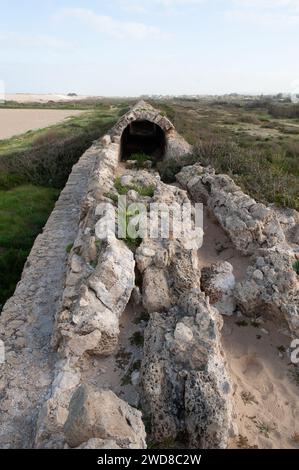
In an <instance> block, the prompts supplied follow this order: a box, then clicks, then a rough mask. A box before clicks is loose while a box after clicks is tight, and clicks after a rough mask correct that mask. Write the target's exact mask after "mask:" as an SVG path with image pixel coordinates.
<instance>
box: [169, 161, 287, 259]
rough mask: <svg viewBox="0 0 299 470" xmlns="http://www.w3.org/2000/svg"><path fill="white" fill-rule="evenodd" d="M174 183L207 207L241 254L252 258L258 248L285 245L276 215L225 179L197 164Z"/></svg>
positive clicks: (187, 169)
mask: <svg viewBox="0 0 299 470" xmlns="http://www.w3.org/2000/svg"><path fill="white" fill-rule="evenodd" d="M192 168H193V170H194V171H193V175H192ZM177 179H178V181H179V182H180V183H181V184H182V185H183V186H184V187H185V188H187V189H188V190H189V192H190V195H191V198H192V199H193V197H194V200H195V201H198V200H200V199H201V200H203V201H204V202H206V203H207V205H208V207H209V208H210V209H211V210H212V212H213V213H214V215H215V216H216V218H217V219H218V221H219V223H220V225H221V226H222V227H223V228H224V230H225V231H226V232H227V233H228V235H229V237H230V239H231V240H232V242H233V244H234V245H235V247H236V248H237V249H238V250H240V251H241V252H242V253H244V254H246V255H247V254H253V253H254V252H255V251H256V250H257V249H259V248H271V247H274V246H276V245H279V244H283V243H284V242H285V235H284V232H283V230H282V227H281V225H280V223H279V220H278V218H277V215H276V213H275V212H274V211H273V210H272V209H270V208H268V207H266V206H265V205H263V204H259V203H256V201H255V200H254V199H252V198H250V197H249V196H248V195H246V194H244V193H243V192H242V191H241V188H239V186H237V185H236V184H235V183H234V181H233V180H232V179H231V178H230V177H229V176H227V175H215V174H214V173H213V172H211V170H210V169H207V170H205V171H204V172H203V169H202V167H201V165H199V164H197V165H194V166H193V167H186V168H183V169H182V171H181V172H180V173H179V174H178V175H177Z"/></svg>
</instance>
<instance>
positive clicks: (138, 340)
mask: <svg viewBox="0 0 299 470" xmlns="http://www.w3.org/2000/svg"><path fill="white" fill-rule="evenodd" d="M130 343H131V345H132V346H138V347H139V348H141V347H143V344H144V336H143V335H142V334H141V333H140V331H135V333H134V334H133V335H132V336H131V338H130Z"/></svg>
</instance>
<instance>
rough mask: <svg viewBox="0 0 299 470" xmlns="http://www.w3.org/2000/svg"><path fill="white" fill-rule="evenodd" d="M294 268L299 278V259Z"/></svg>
mask: <svg viewBox="0 0 299 470" xmlns="http://www.w3.org/2000/svg"><path fill="white" fill-rule="evenodd" d="M293 268H294V271H295V272H296V274H298V276H299V259H297V260H296V261H295V263H294V265H293Z"/></svg>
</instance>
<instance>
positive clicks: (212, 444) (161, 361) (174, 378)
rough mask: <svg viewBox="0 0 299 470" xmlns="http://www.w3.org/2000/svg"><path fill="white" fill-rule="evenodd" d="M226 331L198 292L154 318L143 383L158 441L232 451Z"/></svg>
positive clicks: (147, 334) (147, 337)
mask: <svg viewBox="0 0 299 470" xmlns="http://www.w3.org/2000/svg"><path fill="white" fill-rule="evenodd" d="M221 327H222V320H221V317H220V316H219V314H218V312H217V311H216V310H215V309H213V308H212V307H210V306H209V303H208V302H207V300H206V298H205V296H204V294H203V293H201V292H200V291H199V290H198V289H194V290H192V291H191V292H189V293H186V294H185V295H184V296H182V297H181V299H180V301H179V302H178V305H177V307H175V308H173V309H171V310H170V311H169V312H168V313H162V314H161V313H160V314H158V313H153V314H151V317H150V321H149V324H148V326H147V328H146V331H145V347H144V358H143V361H142V369H141V381H142V386H143V391H144V397H145V401H146V405H147V411H148V413H149V415H150V417H151V423H152V437H153V439H154V440H156V441H158V442H163V441H165V440H166V439H171V440H173V441H177V440H178V439H180V436H181V435H183V436H185V439H186V442H185V443H184V444H185V445H186V446H187V447H189V446H190V447H192V448H224V447H226V445H227V439H228V430H229V428H230V424H231V395H230V394H231V387H230V383H229V378H228V376H227V373H226V370H225V364H224V359H223V353H222V351H221V346H220V329H221Z"/></svg>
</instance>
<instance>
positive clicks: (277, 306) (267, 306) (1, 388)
mask: <svg viewBox="0 0 299 470" xmlns="http://www.w3.org/2000/svg"><path fill="white" fill-rule="evenodd" d="M191 150H192V149H191V147H190V145H189V144H188V143H187V142H186V141H185V140H184V139H183V138H182V137H181V136H180V135H179V134H178V133H177V132H176V130H175V128H174V126H173V124H172V123H171V122H170V121H169V120H168V119H167V118H166V117H165V116H162V115H161V114H160V113H159V112H158V111H157V110H155V109H154V108H152V107H151V106H150V105H148V104H147V103H145V102H143V101H141V102H139V103H138V104H137V105H136V106H135V107H133V108H132V109H131V110H130V111H129V112H128V113H126V114H125V115H124V116H123V117H122V118H121V119H120V120H119V122H118V123H117V124H116V125H115V126H114V127H113V128H112V129H111V131H110V132H109V133H108V134H107V135H105V136H104V137H102V138H101V139H99V140H98V141H96V142H94V144H93V145H92V146H91V148H90V149H89V150H87V151H86V152H85V153H84V155H82V157H81V158H80V160H79V161H78V163H77V164H76V165H75V166H74V167H73V170H72V172H71V175H70V177H69V179H68V182H67V184H66V186H65V188H64V190H63V191H62V192H61V195H60V197H59V200H58V201H57V203H56V205H55V208H54V210H53V212H52V214H51V215H50V217H49V220H48V222H47V224H46V226H45V227H44V230H43V233H41V234H40V235H39V236H38V237H37V239H36V241H35V243H34V246H33V248H32V250H31V253H30V255H29V257H28V259H27V262H26V264H25V267H24V271H23V274H22V278H21V280H20V282H19V283H18V285H17V287H16V290H15V293H14V295H13V296H12V298H11V299H9V300H8V302H7V303H6V305H5V306H4V308H3V311H2V314H1V317H0V340H1V341H2V342H3V344H4V345H5V356H6V357H5V362H4V363H3V364H0V448H64V447H80V448H82V446H83V448H106V449H107V448H108V449H109V448H111V447H109V446H112V448H128V447H130V448H143V447H145V446H146V442H145V438H146V433H145V428H144V423H143V421H142V416H141V412H140V411H138V410H136V407H134V406H131V403H130V402H129V400H127V401H125V400H122V399H120V398H119V397H118V396H116V394H115V393H116V392H115V393H114V390H113V386H112V387H110V386H109V384H107V383H104V385H105V386H106V389H104V388H103V387H102V386H101V387H95V385H96V386H98V385H103V382H101V374H102V368H101V360H102V357H103V356H109V357H110V356H113V354H114V353H115V350H116V348H117V346H118V344H119V343H118V341H119V338H120V337H121V335H120V319H121V316H122V315H123V313H124V312H125V309H126V307H127V305H128V303H129V300H130V299H131V300H132V302H133V305H134V306H137V305H141V306H142V308H144V309H145V310H146V311H147V313H150V314H151V315H150V318H149V320H148V323H147V325H146V327H145V330H144V345H143V349H142V351H143V357H142V361H141V368H140V383H142V393H141V395H142V398H143V399H144V401H145V402H146V403H147V406H148V409H149V410H150V413H149V416H150V418H151V424H152V433H153V435H151V438H153V439H154V441H155V442H160V443H161V442H165V440H169V439H170V438H176V437H177V436H182V435H184V436H185V437H186V438H187V442H186V443H185V445H186V446H187V448H189V447H191V448H225V447H227V445H228V442H229V433H230V432H231V431H234V428H235V426H234V424H236V423H234V414H233V412H232V411H233V404H234V398H233V395H232V386H231V380H230V379H231V378H230V375H229V373H228V368H227V364H226V358H225V354H224V351H223V349H222V344H221V328H222V325H223V320H222V316H221V314H222V315H227V314H230V315H231V314H233V313H234V312H235V311H236V308H238V309H239V310H240V311H241V312H243V313H244V314H245V315H247V316H249V317H250V316H252V317H253V318H254V319H256V315H260V314H261V312H262V314H263V316H264V317H265V318H271V320H273V321H275V322H277V325H278V326H279V328H283V330H284V331H285V332H286V333H285V334H287V335H288V336H290V337H298V334H299V277H298V276H297V274H296V273H295V271H294V268H293V266H294V262H295V260H296V259H297V260H298V259H299V214H298V212H296V211H292V210H288V209H287V210H280V209H277V208H275V207H273V206H271V207H267V206H265V205H264V204H262V203H258V202H256V201H255V200H254V199H252V198H251V197H250V196H248V195H246V194H244V193H243V191H242V190H241V188H240V187H238V186H237V185H236V184H235V183H234V181H233V180H232V179H231V178H230V177H229V176H227V175H221V174H220V175H218V174H216V173H215V170H213V169H212V168H210V167H206V168H205V167H203V166H202V165H201V164H200V163H196V164H195V165H193V166H187V167H184V168H183V169H182V170H181V172H180V173H178V174H177V175H176V179H177V182H178V184H177V185H173V186H171V185H167V184H164V183H163V182H162V181H161V179H160V177H159V175H158V174H157V172H155V171H150V170H145V169H143V170H138V169H136V168H129V165H128V164H127V165H125V164H120V162H121V160H127V159H129V158H130V155H131V154H132V153H136V152H143V151H145V152H146V153H150V154H151V157H152V159H153V160H154V161H155V160H156V161H158V160H161V159H171V158H177V157H183V156H184V155H187V154H189V153H190V152H191ZM123 170H124V171H125V172H126V174H121V171H123ZM120 175H121V176H120ZM118 176H120V177H123V178H126V179H128V178H129V180H130V181H131V182H132V183H134V185H135V186H131V187H133V188H134V187H135V188H136V187H137V188H139V187H140V186H138V185H140V184H141V183H142V184H143V185H144V186H146V185H147V186H148V187H153V188H155V189H154V194H153V197H150V196H148V199H147V196H144V195H143V194H142V193H138V191H135V190H132V191H129V192H128V197H129V193H131V195H130V197H131V198H132V201H134V202H136V201H138V202H143V203H146V204H147V203H148V202H149V201H152V200H154V201H155V202H158V203H164V202H165V201H167V203H177V202H178V203H180V204H183V203H185V202H191V203H196V202H202V203H204V205H205V209H206V210H207V213H208V214H209V215H211V216H212V217H213V218H214V220H215V221H216V223H218V225H219V228H220V229H222V230H223V233H225V235H226V236H227V238H228V240H229V242H230V243H231V246H232V248H233V249H234V250H236V252H237V253H238V254H242V255H244V256H245V257H246V262H247V263H248V264H247V265H246V273H244V277H242V279H239V280H238V281H236V279H235V277H234V273H233V266H232V264H230V263H228V262H222V263H218V258H216V261H217V263H215V264H212V266H208V267H207V269H205V268H203V269H202V270H201V269H200V266H199V257H200V256H199V255H198V245H196V244H195V245H194V243H193V242H194V239H193V238H192V237H191V234H190V233H188V234H186V237H185V238H183V239H182V240H173V239H172V238H171V237H169V239H165V240H164V239H163V240H162V239H161V238H160V239H159V238H158V239H157V240H152V239H150V238H144V239H143V240H142V242H141V244H140V246H139V247H138V248H137V249H135V250H133V249H132V250H131V249H130V248H129V247H128V246H127V244H126V243H124V241H122V240H118V239H117V238H116V237H115V236H114V235H113V237H112V238H111V239H109V240H108V239H107V240H106V241H105V242H104V243H97V242H99V240H96V236H95V232H94V227H95V224H97V223H99V222H100V223H101V221H102V215H103V214H99V213H97V207H98V203H99V202H102V201H107V199H108V200H110V203H111V201H112V202H113V198H110V195H111V191H112V192H113V191H116V192H117V188H116V185H115V184H114V183H115V178H116V177H118ZM112 194H113V195H114V196H115V195H116V193H115V192H114V193H112ZM197 235H198V237H199V238H200V240H201V241H202V238H203V231H202V229H201V228H200V230H199V231H198V233H197ZM185 242H188V244H186V243H185ZM187 245H188V247H189V248H188V249H187V248H186V246H187ZM190 246H192V248H190ZM68 247H71V249H70V250H69V249H67V248H68ZM69 251H70V253H69ZM136 268H137V269H136ZM137 274H138V276H139V277H140V279H139V277H138V276H137ZM220 281H221V282H220ZM228 281H229V286H230V288H229V290H228V288H227V286H228V284H227V282H228ZM213 297H214V299H213ZM215 302H216V303H215ZM135 313H136V312H135ZM97 380H99V381H100V383H98V382H97V383H96V384H95V383H94V381H97ZM107 387H108V389H107ZM118 395H119V394H118ZM141 395H140V396H141ZM129 403H130V404H129ZM89 413H90V414H89ZM90 416H92V417H94V416H96V419H93V418H92V419H89V417H90ZM113 416H114V417H116V418H115V419H116V420H117V426H116V425H115V422H113V420H112V421H111V419H112V418H113ZM103 422H104V423H105V426H102V423H103ZM97 423H99V426H98V427H97ZM188 446H189V447H188Z"/></svg>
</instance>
